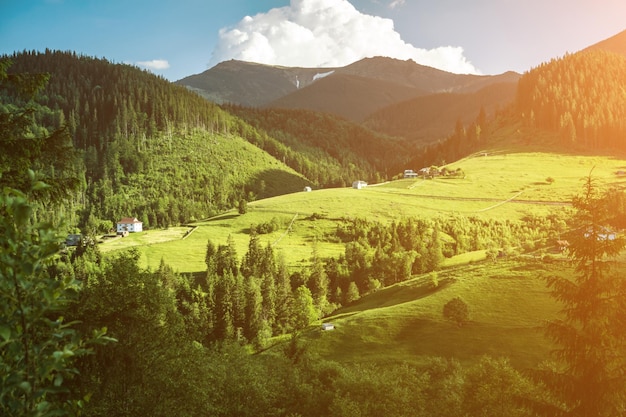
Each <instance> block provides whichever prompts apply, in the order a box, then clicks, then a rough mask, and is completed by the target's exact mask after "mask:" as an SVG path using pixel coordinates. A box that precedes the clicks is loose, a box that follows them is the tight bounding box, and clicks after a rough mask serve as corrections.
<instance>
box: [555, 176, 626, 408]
mask: <svg viewBox="0 0 626 417" xmlns="http://www.w3.org/2000/svg"><path fill="white" fill-rule="evenodd" d="M608 195H609V194H605V193H601V191H600V189H599V188H598V185H597V184H596V182H595V181H594V180H593V178H592V177H591V176H589V177H588V178H587V179H586V182H585V185H584V188H583V192H582V193H581V195H579V196H577V197H575V198H574V199H573V202H572V205H573V207H574V209H575V210H576V213H575V216H574V219H573V220H574V222H573V224H574V225H576V227H577V228H576V229H575V230H574V231H573V232H572V234H571V236H570V237H569V239H570V254H571V257H572V259H573V261H574V263H575V265H576V268H575V272H576V274H575V275H574V276H573V277H563V276H553V277H550V278H548V280H547V283H548V287H549V288H550V289H551V292H552V296H553V297H554V298H555V299H556V300H558V301H559V302H560V303H561V305H562V306H563V308H562V310H561V315H562V318H560V319H558V320H552V321H550V322H549V324H548V326H547V334H548V335H549V336H550V337H551V338H552V340H553V341H554V342H555V343H556V344H557V345H558V348H557V350H556V351H555V353H556V357H557V358H558V359H559V360H560V362H561V363H562V367H561V368H560V369H557V370H552V371H550V372H546V373H545V379H546V382H547V383H548V385H549V386H551V387H552V388H553V390H554V392H555V393H556V394H557V395H559V396H560V397H561V398H562V400H563V401H564V404H565V407H564V409H563V410H561V411H562V412H563V414H564V415H568V416H576V417H579V416H580V417H591V416H593V417H609V416H617V415H623V413H624V410H626V372H625V370H626V356H625V355H626V351H625V350H624V346H626V335H625V334H624V332H623V330H624V328H625V327H624V325H625V324H626V323H625V320H626V303H625V300H626V284H625V283H624V279H623V278H622V277H620V276H619V274H617V273H616V272H615V271H613V270H612V268H611V267H612V263H611V262H610V260H611V258H614V257H615V256H616V255H618V254H619V253H620V252H621V251H622V249H624V247H625V245H626V240H625V239H624V238H623V237H622V236H620V235H618V234H616V233H615V232H614V231H613V230H612V229H611V227H610V224H611V223H612V219H613V218H614V217H615V215H616V213H614V212H613V211H612V210H610V209H609V208H610V206H611V205H610V204H609V202H608V201H607V196H608ZM549 413H550V414H554V410H551V411H550V412H549Z"/></svg>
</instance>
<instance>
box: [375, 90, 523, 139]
mask: <svg viewBox="0 0 626 417" xmlns="http://www.w3.org/2000/svg"><path fill="white" fill-rule="evenodd" d="M516 91H517V83H513V82H504V83H496V84H491V85H488V86H486V87H483V88H482V89H480V90H478V91H475V92H468V93H437V94H429V95H423V96H419V97H414V98H411V99H409V100H406V101H403V102H400V103H395V104H392V105H390V106H387V107H385V108H382V109H380V110H377V111H375V112H373V113H371V114H369V115H368V116H367V117H366V118H365V120H364V121H363V125H364V126H366V127H368V128H370V129H372V130H375V131H377V132H380V133H383V134H386V135H390V136H396V137H402V138H405V139H407V140H408V141H409V142H411V143H419V144H427V143H429V142H433V141H436V140H439V139H441V138H443V137H445V136H446V135H448V134H450V133H451V132H452V131H453V130H454V129H455V127H456V124H457V123H461V124H463V125H469V124H470V123H472V122H473V121H474V120H475V119H476V117H477V116H478V115H479V114H480V113H481V112H484V117H487V118H492V117H493V115H494V114H495V112H496V111H497V110H498V109H501V108H505V107H506V106H507V105H509V104H510V103H512V102H513V101H514V99H515V94H516Z"/></svg>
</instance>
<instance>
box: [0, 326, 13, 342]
mask: <svg viewBox="0 0 626 417" xmlns="http://www.w3.org/2000/svg"><path fill="white" fill-rule="evenodd" d="M0 337H2V338H3V339H4V340H5V341H8V340H9V339H10V338H11V329H10V328H9V327H8V326H0Z"/></svg>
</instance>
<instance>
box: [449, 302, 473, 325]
mask: <svg viewBox="0 0 626 417" xmlns="http://www.w3.org/2000/svg"><path fill="white" fill-rule="evenodd" d="M443 316H444V317H445V318H446V319H448V320H451V321H453V322H455V323H456V324H457V325H458V326H459V327H461V326H463V325H464V324H465V323H467V322H468V321H469V307H468V306H467V303H466V302H465V301H463V300H462V299H461V298H460V297H455V298H453V299H452V300H450V301H448V302H447V303H446V304H445V305H444V306H443Z"/></svg>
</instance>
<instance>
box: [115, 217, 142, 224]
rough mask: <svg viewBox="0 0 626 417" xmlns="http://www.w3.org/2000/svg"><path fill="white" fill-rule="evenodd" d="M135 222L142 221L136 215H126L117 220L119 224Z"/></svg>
mask: <svg viewBox="0 0 626 417" xmlns="http://www.w3.org/2000/svg"><path fill="white" fill-rule="evenodd" d="M133 223H142V222H140V221H139V220H138V219H137V218H136V217H124V218H123V219H122V220H120V221H119V222H117V224H133Z"/></svg>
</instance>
